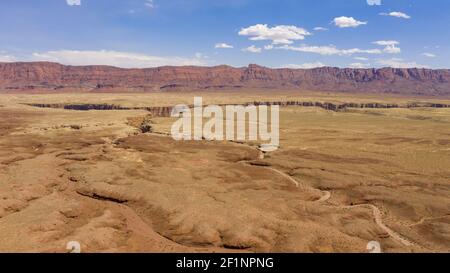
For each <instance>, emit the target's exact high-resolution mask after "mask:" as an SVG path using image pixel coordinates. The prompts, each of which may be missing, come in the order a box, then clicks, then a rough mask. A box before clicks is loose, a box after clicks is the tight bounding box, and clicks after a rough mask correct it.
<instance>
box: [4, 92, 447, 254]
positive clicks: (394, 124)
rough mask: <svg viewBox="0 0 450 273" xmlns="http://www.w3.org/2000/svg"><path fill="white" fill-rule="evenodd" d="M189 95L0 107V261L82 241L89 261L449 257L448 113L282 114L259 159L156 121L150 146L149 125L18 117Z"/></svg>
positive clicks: (107, 117) (252, 150) (96, 114)
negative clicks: (373, 249)
mask: <svg viewBox="0 0 450 273" xmlns="http://www.w3.org/2000/svg"><path fill="white" fill-rule="evenodd" d="M191 95H192V94H182V95H181V94H178V95H175V94H169V95H168V96H167V97H164V96H163V95H161V94H160V95H155V94H151V95H148V97H145V95H141V97H139V98H137V99H136V98H133V97H131V96H129V95H110V94H103V95H101V94H95V95H86V96H85V97H83V96H84V95H83V96H81V97H75V96H74V95H42V96H38V95H32V96H27V95H2V96H1V97H0V105H1V107H0V136H1V137H0V234H1V235H0V251H1V252H65V251H67V250H66V244H67V243H68V242H69V241H78V242H80V243H81V249H82V251H83V252H117V251H121V252H224V251H233V252H236V251H237V252H246V251H251V252H255V251H256V252H268V251H273V252H367V243H368V242H369V241H374V240H375V241H379V242H380V243H381V246H382V249H383V251H385V252H448V251H449V250H450V170H449V169H448V166H450V141H449V138H450V126H449V125H450V109H365V110H361V109H359V110H349V111H346V112H342V113H341V112H339V113H337V112H331V111H326V110H324V109H318V108H308V109H304V108H298V107H285V108H282V111H281V116H280V121H281V147H280V149H279V150H277V151H275V152H273V153H267V154H265V156H264V157H261V153H260V152H259V151H258V150H257V146H256V144H257V143H242V144H238V143H232V142H210V141H174V140H172V139H171V138H170V137H167V136H165V135H164V134H165V133H167V130H168V128H170V124H171V122H172V121H173V120H172V119H170V118H153V119H152V118H150V119H151V122H152V127H153V130H154V132H153V133H146V134H144V133H142V132H141V131H140V130H139V129H138V128H137V127H138V126H139V124H140V121H142V120H143V119H145V117H146V116H147V115H148V113H147V112H146V111H135V110H133V111H70V110H61V109H41V108H35V107H31V106H26V105H23V104H22V103H42V102H45V103H49V100H50V101H51V102H55V103H69V102H70V103H73V102H78V103H80V102H85V103H86V102H87V101H89V102H90V103H99V102H100V103H117V104H128V105H138V104H139V105H164V106H166V105H170V104H174V103H180V102H183V103H192V100H193V98H192V96H191ZM325 95H326V94H325ZM325 95H324V96H325ZM158 96H159V97H158ZM256 96H257V94H249V95H245V96H241V97H239V98H238V99H232V98H230V97H226V96H225V95H218V96H217V97H216V98H214V95H211V94H208V95H207V96H206V98H205V101H206V102H207V103H212V102H214V103H231V102H233V103H234V102H242V101H243V100H248V101H252V99H254V98H255V97H256ZM264 96H265V98H269V99H270V98H272V99H279V98H280V96H279V95H273V94H272V95H271V94H264ZM283 96H290V97H295V96H298V97H302V96H304V95H302V94H287V95H283ZM320 98H324V97H320ZM315 99H318V98H315ZM331 99H335V100H339V101H345V99H346V97H334V98H331ZM356 99H358V100H361V101H363V100H371V101H372V100H377V99H378V100H381V98H367V97H361V98H356ZM383 100H393V101H399V100H406V101H410V100H412V99H410V98H408V99H404V98H403V99H402V98H392V99H386V98H384V99H383ZM422 100H423V99H421V101H422ZM352 101H355V98H353V100H352ZM158 103H160V104H158ZM147 119H148V117H147Z"/></svg>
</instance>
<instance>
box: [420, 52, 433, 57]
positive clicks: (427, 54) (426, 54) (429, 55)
mask: <svg viewBox="0 0 450 273" xmlns="http://www.w3.org/2000/svg"><path fill="white" fill-rule="evenodd" d="M422 56H425V57H428V58H436V55H435V54H433V53H429V52H425V53H422Z"/></svg>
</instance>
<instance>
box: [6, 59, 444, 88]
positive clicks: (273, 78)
mask: <svg viewBox="0 0 450 273" xmlns="http://www.w3.org/2000/svg"><path fill="white" fill-rule="evenodd" d="M219 88H227V89H236V88H268V89H283V88H288V89H302V90H312V91H313V90H317V91H350V92H386V93H401V94H418V95H450V70H431V69H417V68H411V69H394V68H382V69H348V68H346V69H340V68H333V67H322V68H315V69H270V68H266V67H261V66H258V65H249V66H248V67H244V68H233V67H230V66H224V65H223V66H216V67H194V66H183V67H169V66H166V67H158V68H147V69H122V68H116V67H110V66H65V65H61V64H57V63H48V62H34V63H0V90H30V89H37V90H49V89H50V90H59V89H61V90H64V89H70V90H74V89H80V90H85V91H86V90H89V91H101V90H108V89H109V90H115V91H121V90H122V91H151V90H167V89H219Z"/></svg>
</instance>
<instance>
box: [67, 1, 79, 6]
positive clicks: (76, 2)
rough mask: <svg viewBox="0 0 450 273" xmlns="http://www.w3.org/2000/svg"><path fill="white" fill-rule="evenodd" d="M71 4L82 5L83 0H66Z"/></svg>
mask: <svg viewBox="0 0 450 273" xmlns="http://www.w3.org/2000/svg"><path fill="white" fill-rule="evenodd" d="M66 3H67V5H69V6H81V0H66Z"/></svg>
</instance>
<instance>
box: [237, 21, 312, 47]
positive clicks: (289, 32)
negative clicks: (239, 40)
mask: <svg viewBox="0 0 450 273" xmlns="http://www.w3.org/2000/svg"><path fill="white" fill-rule="evenodd" d="M239 35H241V36H248V37H250V40H252V41H263V40H269V41H272V43H273V44H292V43H293V41H296V40H304V39H305V36H308V35H311V33H310V32H308V31H307V30H305V29H304V28H301V27H297V26H286V25H279V26H274V27H269V26H268V25H267V24H257V25H253V26H249V27H247V28H242V29H241V30H240V31H239Z"/></svg>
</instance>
